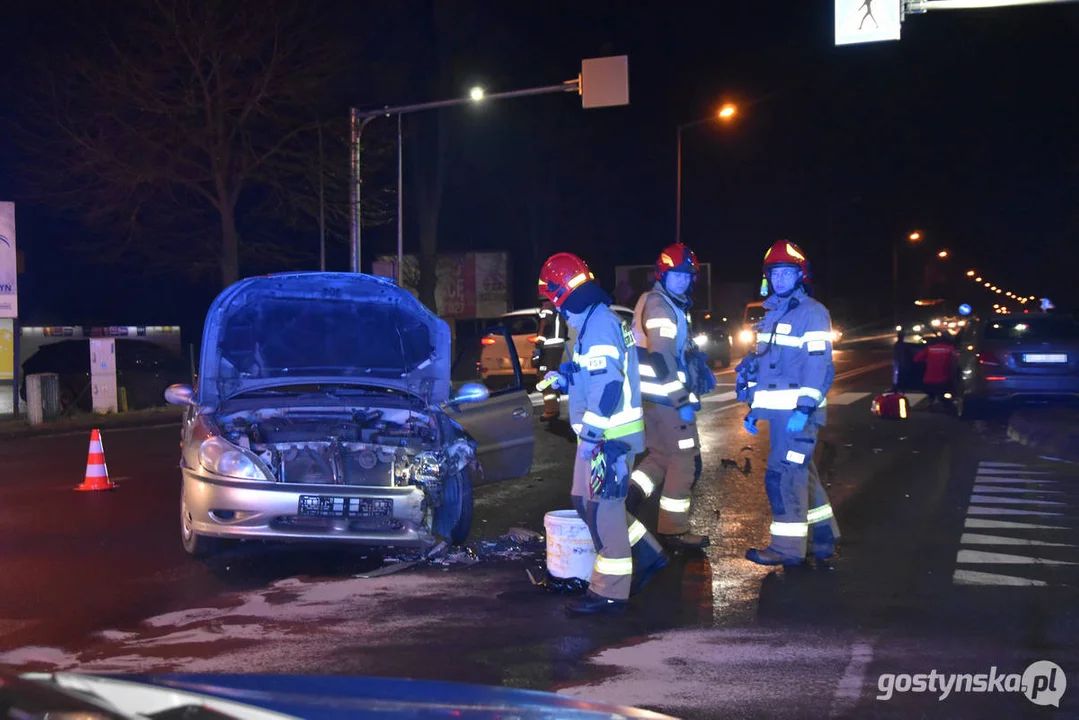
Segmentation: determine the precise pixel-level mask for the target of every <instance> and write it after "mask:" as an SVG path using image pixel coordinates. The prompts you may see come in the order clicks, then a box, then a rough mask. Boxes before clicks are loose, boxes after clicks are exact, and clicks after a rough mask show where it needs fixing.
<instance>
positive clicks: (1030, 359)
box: [1023, 353, 1068, 363]
mask: <svg viewBox="0 0 1079 720" xmlns="http://www.w3.org/2000/svg"><path fill="white" fill-rule="evenodd" d="M1023 362H1025V363H1066V362H1068V355H1067V354H1066V353H1023Z"/></svg>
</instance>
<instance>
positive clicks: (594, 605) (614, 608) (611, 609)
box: [566, 590, 629, 615]
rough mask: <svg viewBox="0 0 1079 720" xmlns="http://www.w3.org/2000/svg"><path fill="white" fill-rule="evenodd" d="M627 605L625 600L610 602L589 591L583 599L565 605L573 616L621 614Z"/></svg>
mask: <svg viewBox="0 0 1079 720" xmlns="http://www.w3.org/2000/svg"><path fill="white" fill-rule="evenodd" d="M628 604H629V603H627V602H626V601H625V600H611V599H610V598H605V597H602V596H600V595H596V594H595V593H593V592H592V591H591V590H589V591H588V592H587V593H585V594H584V596H583V597H579V598H577V599H575V600H570V601H569V602H568V603H566V610H568V611H569V612H570V613H571V614H573V615H600V614H613V613H619V612H622V611H623V610H625V609H626V606H627V605H628Z"/></svg>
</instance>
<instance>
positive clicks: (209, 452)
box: [199, 437, 269, 480]
mask: <svg viewBox="0 0 1079 720" xmlns="http://www.w3.org/2000/svg"><path fill="white" fill-rule="evenodd" d="M199 463H200V464H201V465H202V467H204V468H205V469H207V470H209V471H210V472H212V473H214V474H215V475H223V476H224V477H230V478H238V479H240V480H268V479H269V478H268V477H267V476H266V473H265V472H263V470H262V468H261V467H259V466H260V464H261V463H259V462H258V460H256V459H255V457H254V456H252V455H251V454H250V453H248V452H246V451H245V450H243V449H242V448H238V447H236V446H235V445H233V444H232V443H230V442H229V441H227V440H225V439H224V438H220V437H211V438H208V439H206V440H205V441H204V442H203V443H202V447H200V448H199Z"/></svg>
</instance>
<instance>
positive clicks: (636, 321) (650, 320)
mask: <svg viewBox="0 0 1079 720" xmlns="http://www.w3.org/2000/svg"><path fill="white" fill-rule="evenodd" d="M689 331H690V321H689V318H688V317H687V316H686V312H685V310H683V309H682V308H680V307H678V305H677V304H676V303H675V301H674V300H673V299H672V298H671V297H670V295H668V294H667V292H666V290H664V289H663V285H662V283H660V282H659V281H658V280H657V281H656V284H655V287H654V288H653V289H652V290H649V291H648V292H646V293H644V294H643V295H641V297H640V299H638V300H637V306H636V308H634V310H633V332H634V337H636V338H637V341H638V343H640V345H641V346H642V347H644V348H646V349H647V350H648V355H647V357H648V360H647V361H646V362H645V361H642V363H641V397H642V398H643V399H644V400H646V401H648V402H653V403H657V404H660V405H671V406H673V407H676V408H680V407H682V406H683V405H688V404H690V403H692V402H696V398H695V397H693V396H692V395H691V394H690V392H689V390H688V389H687V387H686V379H687V376H686V350H687V345H688V342H689Z"/></svg>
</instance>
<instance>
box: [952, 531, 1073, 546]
mask: <svg viewBox="0 0 1079 720" xmlns="http://www.w3.org/2000/svg"><path fill="white" fill-rule="evenodd" d="M959 542H960V543H962V544H964V545H1024V546H1026V547H1076V546H1075V545H1069V544H1067V543H1053V542H1045V541H1044V540H1025V539H1023V538H1013V537H1006V536H1003V535H981V534H978V533H963V537H961V538H959Z"/></svg>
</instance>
